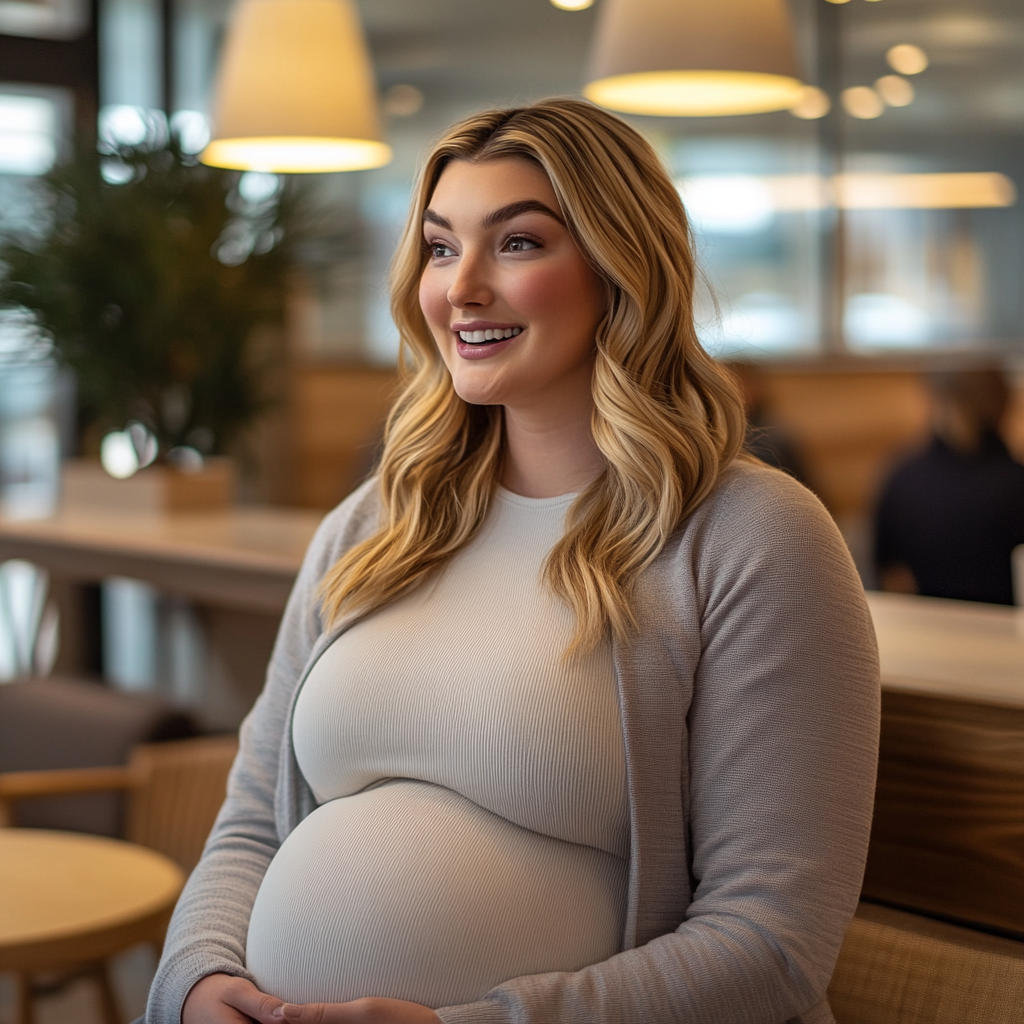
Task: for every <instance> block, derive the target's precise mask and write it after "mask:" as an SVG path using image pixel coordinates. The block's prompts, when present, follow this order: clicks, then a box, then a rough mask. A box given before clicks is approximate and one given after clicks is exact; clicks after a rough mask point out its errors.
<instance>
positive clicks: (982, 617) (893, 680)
mask: <svg viewBox="0 0 1024 1024" xmlns="http://www.w3.org/2000/svg"><path fill="white" fill-rule="evenodd" d="M868 604H869V606H870V608H871V615H872V618H873V619H874V622H875V633H876V634H877V636H878V650H879V655H880V657H881V662H882V685H883V686H884V687H885V688H886V689H891V690H902V691H904V692H910V693H921V694H926V695H930V696H936V697H947V698H954V699H962V700H972V701H981V702H983V703H988V704H1002V705H1008V706H1011V707H1024V609H1019V608H1008V607H1005V606H1003V605H993V604H978V603H975V602H972V601H946V600H942V599H939V598H931V597H916V596H909V595H904V594H887V593H886V594H883V593H875V592H872V593H869V594H868Z"/></svg>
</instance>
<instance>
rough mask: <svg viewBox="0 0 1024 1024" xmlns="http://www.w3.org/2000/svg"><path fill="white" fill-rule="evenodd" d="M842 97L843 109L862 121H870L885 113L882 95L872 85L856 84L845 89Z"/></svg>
mask: <svg viewBox="0 0 1024 1024" xmlns="http://www.w3.org/2000/svg"><path fill="white" fill-rule="evenodd" d="M840 99H841V100H842V101H843V109H844V110H845V111H846V112H847V113H848V114H849V115H850V117H856V118H859V119H860V120H862V121H869V120H871V119H872V118H875V117H880V116H881V115H882V114H883V113H885V104H884V103H883V102H882V97H881V96H879V95H878V93H877V92H875V90H874V89H872V88H871V86H870V85H854V86H851V87H850V88H849V89H844V90H843V91H842V93H841V94H840Z"/></svg>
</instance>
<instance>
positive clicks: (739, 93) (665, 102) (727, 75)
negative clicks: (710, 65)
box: [583, 71, 803, 117]
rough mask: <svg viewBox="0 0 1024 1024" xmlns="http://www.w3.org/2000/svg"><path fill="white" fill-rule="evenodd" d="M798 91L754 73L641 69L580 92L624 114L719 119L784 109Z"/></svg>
mask: <svg viewBox="0 0 1024 1024" xmlns="http://www.w3.org/2000/svg"><path fill="white" fill-rule="evenodd" d="M802 90H803V86H802V85H801V83H800V82H798V81H797V80H796V79H795V78H789V77H787V76H785V75H769V74H764V73H760V72H754V71H646V72H639V73H636V74H630V75H615V76H613V77H611V78H603V79H599V80H598V81H595V82H591V83H590V84H589V85H588V86H586V87H585V88H584V90H583V94H584V96H586V97H587V99H589V100H592V101H593V102H594V103H597V104H599V105H600V106H602V107H608V108H609V109H611V110H621V111H623V112H625V113H628V114H651V115H654V116H662V117H673V116H675V117H718V116H721V115H727V114H762V113H766V112H768V111H770V110H788V109H789V108H790V107H792V106H793V103H794V101H795V100H797V99H798V98H799V96H800V93H801V91H802Z"/></svg>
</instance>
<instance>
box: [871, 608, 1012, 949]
mask: <svg viewBox="0 0 1024 1024" xmlns="http://www.w3.org/2000/svg"><path fill="white" fill-rule="evenodd" d="M869 602H870V605H871V612H872V615H873V617H874V620H875V630H876V633H877V635H878V644H879V654H880V656H881V663H882V735H881V750H880V756H879V772H878V789H877V793H876V800H875V820H874V828H873V831H872V839H871V849H870V853H869V856H868V867H867V873H866V877H865V882H864V894H865V896H867V897H869V898H875V899H881V900H885V901H887V902H890V903H894V904H898V905H900V906H904V907H911V908H915V909H919V910H924V911H927V912H929V913H933V914H940V915H943V916H945V917H949V918H953V919H958V920H962V921H965V922H973V923H977V924H981V925H984V926H987V927H990V928H998V929H1001V930H1004V931H1006V932H1008V933H1011V934H1013V935H1016V936H1018V937H1021V938H1024V610H1018V609H1012V608H1004V607H1001V606H995V605H983V604H974V603H969V602H960V601H941V600H936V599H931V598H920V597H904V596H900V595H895V594H871V595H869Z"/></svg>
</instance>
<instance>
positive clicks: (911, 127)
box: [0, 0, 1024, 365]
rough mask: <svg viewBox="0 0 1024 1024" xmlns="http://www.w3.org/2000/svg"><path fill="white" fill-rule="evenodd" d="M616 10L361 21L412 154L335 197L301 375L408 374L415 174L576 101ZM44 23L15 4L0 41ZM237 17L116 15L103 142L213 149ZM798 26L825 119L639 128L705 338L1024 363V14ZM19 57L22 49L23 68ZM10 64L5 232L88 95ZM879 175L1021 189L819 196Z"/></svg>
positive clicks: (102, 26) (866, 6)
mask: <svg viewBox="0 0 1024 1024" xmlns="http://www.w3.org/2000/svg"><path fill="white" fill-rule="evenodd" d="M600 2H601V0H597V4H595V5H593V6H591V7H590V8H589V9H585V10H580V11H566V10H560V9H557V8H556V7H554V6H553V5H552V4H551V3H549V2H548V0H516V2H514V3H512V2H509V0H363V2H362V3H360V4H359V5H358V6H359V11H360V15H361V17H362V22H363V26H364V29H365V32H366V37H367V41H368V44H369V48H370V51H371V56H372V60H373V63H374V67H375V69H376V74H377V80H378V84H379V87H380V92H381V97H382V109H383V112H384V116H385V119H386V124H387V126H386V134H387V139H388V142H389V143H390V144H391V145H392V147H393V148H394V159H393V160H392V161H391V163H390V164H388V165H387V166H386V167H384V168H381V169H379V170H373V171H364V172H356V173H347V174H333V175H324V176H322V177H321V178H320V180H319V181H317V182H316V187H317V188H318V189H319V190H322V191H323V193H324V194H325V195H327V196H329V197H330V201H331V203H332V204H334V207H335V209H336V211H337V212H338V215H339V223H342V222H343V223H344V224H345V226H346V228H347V230H348V231H349V232H350V237H351V239H352V240H353V244H351V245H350V246H348V247H347V248H348V251H347V252H346V253H345V255H344V258H343V259H342V260H340V261H339V262H338V263H337V264H336V265H335V266H333V267H331V268H330V272H329V273H325V274H321V275H318V278H319V279H318V280H317V281H316V282H315V283H314V284H313V285H311V291H312V292H313V294H309V295H307V296H306V299H307V305H306V308H304V309H303V311H302V314H301V315H300V316H297V317H296V321H297V322H296V324H295V331H294V334H295V336H294V337H293V338H292V343H293V344H294V345H295V347H296V350H297V352H298V353H299V354H300V355H301V356H302V357H304V358H307V359H316V360H345V361H350V362H372V363H377V364H385V365H386V364H389V363H391V362H393V360H394V358H395V352H396V339H395V334H394V329H393V326H392V325H391V323H390V317H389V316H388V312H387V306H386V296H385V293H384V288H383V278H384V274H385V271H386V267H387V262H388V259H389V256H390V253H391V251H392V248H393V245H394V242H395V237H396V233H397V231H398V228H399V225H400V224H401V221H402V218H403V216H404V212H405V209H406V205H407V201H408V195H409V184H410V180H411V177H412V175H413V173H414V170H415V167H416V162H417V159H418V157H419V155H420V154H421V153H422V152H423V150H424V147H425V146H426V145H427V144H428V143H429V141H430V140H431V139H432V138H433V137H435V136H436V134H437V133H438V132H439V131H440V130H442V129H443V128H444V127H445V126H446V125H448V124H450V123H451V122H452V121H453V120H455V119H456V118H458V117H461V116H463V115H464V114H466V113H469V112H471V111H474V110H477V109H480V108H482V107H485V106H488V105H508V104H513V103H523V102H529V101H530V100H533V99H536V98H539V97H544V96H550V95H573V94H578V93H579V91H580V88H581V85H582V82H583V76H584V67H585V61H586V55H587V48H588V43H589V40H590V36H591V33H592V30H593V26H594V21H595V14H596V12H597V9H598V6H599V5H600ZM25 6H28V5H26V4H25V3H16V2H12V0H4V2H3V3H0V31H9V30H10V27H11V25H12V24H13V23H14V18H13V15H12V14H11V13H10V12H12V11H14V10H15V9H16V8H23V7H25ZM63 6H64V7H65V8H66V9H67V12H68V17H71V16H72V15H74V14H75V13H76V12H77V16H78V17H79V18H88V17H89V13H90V12H89V11H88V10H87V9H79V8H80V7H82V6H83V5H80V4H79V5H76V3H75V0H64V4H63ZM229 6H230V5H229V3H227V2H222V0H164V2H163V3H160V2H158V0H99V3H98V5H97V7H96V10H95V16H96V18H97V19H98V34H99V96H98V103H99V123H100V131H101V134H106V135H107V136H109V137H113V138H117V139H121V140H124V141H127V142H133V141H139V139H140V137H141V136H142V133H143V132H145V131H146V130H147V125H148V126H149V130H150V131H154V130H156V131H159V130H160V129H159V127H156V128H154V127H153V125H154V120H153V117H152V115H153V113H157V112H160V111H162V110H167V111H169V112H170V114H171V122H172V124H173V125H175V126H177V127H178V128H179V129H182V130H183V132H184V137H185V138H186V139H187V140H189V141H190V143H191V145H193V146H194V147H196V148H198V147H199V145H200V143H202V142H203V141H204V139H205V136H206V117H207V115H208V112H209V107H208V104H209V99H210V92H211V86H212V80H213V75H214V70H215V66H216V61H217V56H218V52H219V46H220V44H221V41H222V39H223V35H224V28H225V21H226V17H227V13H228V9H229ZM791 7H792V11H793V15H794V18H795V23H796V28H797V34H798V41H799V48H800V54H801V58H802V62H803V66H804V71H805V80H806V81H808V82H813V83H816V84H818V85H820V86H821V87H822V88H823V89H825V91H826V92H827V93H828V94H829V95H830V96H831V97H832V110H831V112H830V113H828V114H827V115H826V116H824V117H822V118H819V119H807V120H802V119H799V118H797V117H794V116H793V115H792V114H790V113H788V112H780V113H770V114H756V115H747V116H739V117H721V118H633V119H632V120H633V121H634V123H636V124H637V126H638V127H639V128H640V129H641V130H642V131H644V132H645V133H646V134H647V135H648V136H649V137H650V138H651V140H652V141H653V142H654V143H655V145H656V146H657V147H658V150H659V152H660V153H661V154H662V156H663V158H664V160H665V162H666V164H667V165H668V166H669V168H670V169H671V172H672V174H673V175H674V177H675V178H676V180H677V181H678V182H679V186H680V189H681V191H682V192H683V195H684V196H685V198H686V200H687V204H688V207H689V209H690V213H691V216H692V218H693V220H694V224H695V228H696V231H697V235H698V239H699V246H700V252H701V257H702V260H703V264H704V267H705V270H706V273H707V277H708V281H709V283H710V285H711V286H712V288H713V289H714V292H715V294H716V296H717V299H718V304H719V308H720V314H719V315H716V314H715V312H714V309H713V307H712V306H711V305H710V304H708V303H705V307H704V308H703V309H702V322H703V335H704V338H705V340H706V342H707V343H708V344H709V345H710V346H711V347H712V349H713V350H715V351H716V352H720V353H723V354H728V355H734V356H740V357H743V358H778V357H783V356H788V357H792V356H797V355H800V356H813V355H816V354H820V353H823V352H828V353H837V352H851V353H858V354H872V355H874V354H895V353H908V352H909V353H918V352H931V351H949V350H962V349H965V348H969V349H991V350H997V351H1000V352H1013V351H1015V350H1019V349H1020V347H1021V322H1022V307H1021V303H1022V298H1021V295H1022V288H1021V279H1022V275H1024V242H1022V239H1024V230H1022V228H1024V223H1022V217H1021V205H1020V203H1019V202H1016V201H1014V199H1015V196H1014V193H1015V189H1014V188H1013V186H1016V187H1018V188H1019V185H1020V183H1021V181H1022V180H1024V149H1022V145H1021V139H1022V129H1024V76H1022V75H1021V72H1020V69H1021V67H1022V66H1024V8H1022V7H1021V5H1020V4H1019V3H1017V2H1015V0H971V2H970V3H967V2H964V0H881V2H869V0H851V2H847V3H843V4H834V3H827V2H824V0H794V2H793V3H792V4H791ZM5 11H6V12H7V13H5ZM4 19H7V20H6V21H5V20H4ZM901 44H903V45H906V44H911V45H913V46H916V47H919V48H920V49H921V50H922V51H923V52H924V54H925V55H926V58H927V66H926V67H925V68H924V69H923V70H920V71H918V72H916V73H914V74H913V75H910V74H905V75H903V76H901V77H902V79H903V82H904V83H906V86H904V88H903V91H902V92H900V90H899V89H897V90H896V93H897V94H892V95H891V96H890V99H891V101H892V102H893V103H895V104H905V105H889V104H887V103H885V101H884V100H882V101H880V102H878V103H877V105H876V106H877V109H875V107H874V106H873V105H872V103H871V100H870V99H869V100H868V101H867V107H866V109H865V108H864V103H863V97H862V98H861V99H862V103H861V108H860V109H857V108H856V97H853V102H852V103H851V102H849V101H848V102H847V104H846V108H849V110H852V111H853V113H852V114H851V113H850V112H849V110H848V109H846V108H844V103H843V101H842V100H841V99H840V94H841V93H842V91H843V90H847V89H850V88H851V87H857V86H861V87H863V86H873V85H874V83H876V82H877V81H878V80H879V79H882V80H883V81H882V84H881V86H880V89H881V91H882V92H883V94H884V93H885V78H886V76H890V81H891V76H893V75H894V74H895V69H894V68H893V66H892V65H891V63H890V62H889V61H887V58H886V55H887V53H888V52H889V51H890V50H891V49H892V47H894V46H898V45H901ZM16 45H17V44H16V43H14V41H13V39H8V40H7V41H6V46H5V49H6V50H7V51H8V52H13V51H14V50H15V49H16ZM4 63H6V64H8V68H6V69H5V68H4V67H3V66H2V65H0V83H2V84H0V90H2V91H0V208H2V209H3V211H4V213H3V216H4V217H5V218H14V217H31V216H32V211H31V210H30V209H26V208H25V205H24V201H23V200H22V201H19V200H20V196H19V193H20V192H21V191H22V190H21V189H20V186H21V185H22V183H23V181H24V178H25V177H26V176H28V175H31V174H38V173H41V172H44V171H45V170H47V169H48V168H49V166H50V165H51V164H52V162H53V160H54V159H56V158H57V156H58V154H59V153H60V152H61V151H62V150H63V149H64V148H65V147H66V146H67V144H68V141H69V136H70V132H71V130H72V125H73V124H74V123H75V119H76V116H81V111H78V112H76V110H75V96H74V94H73V92H72V91H71V90H68V89H66V88H61V87H60V85H58V84H51V85H44V84H40V85H37V86H36V85H29V84H25V83H24V82H23V81H16V80H14V79H15V78H16V76H13V75H11V71H12V70H13V69H12V67H11V63H12V62H11V61H10V60H6V61H5V62H4ZM8 78H10V79H12V80H10V81H6V82H4V81H3V80H4V79H8ZM907 86H909V88H908V87H907ZM890 92H891V89H890ZM876 95H877V93H876ZM908 101H909V102H908ZM80 102H81V101H80ZM857 115H859V116H857ZM865 115H870V116H865ZM864 172H869V173H881V174H907V173H921V172H924V173H930V174H934V173H936V172H988V173H990V174H998V175H1003V176H1005V178H1006V179H1008V181H1009V182H1010V183H1012V184H1011V187H1010V188H1009V189H1007V190H1006V193H1005V198H1004V199H1003V200H1002V201H1003V202H1005V203H1006V205H1005V206H993V207H989V208H981V209H934V208H933V209H884V210H877V209H875V210H868V209H845V210H838V211H837V209H836V208H835V207H834V206H831V205H830V204H828V203H827V202H826V201H817V200H816V199H815V197H814V194H813V191H809V190H808V189H807V188H806V187H804V188H803V189H801V188H800V186H801V183H803V185H804V186H806V179H807V178H808V177H814V176H820V177H821V178H822V179H823V180H828V179H830V178H832V177H833V176H835V175H837V174H840V175H841V174H851V173H853V174H856V173H864ZM254 187H256V185H255V183H254ZM13 344H14V341H13V340H12V339H10V338H8V339H7V340H6V341H5V347H6V348H10V347H11V346H12V345H13Z"/></svg>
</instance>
